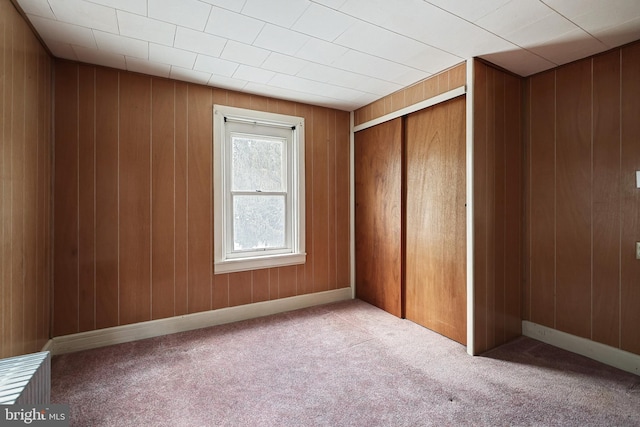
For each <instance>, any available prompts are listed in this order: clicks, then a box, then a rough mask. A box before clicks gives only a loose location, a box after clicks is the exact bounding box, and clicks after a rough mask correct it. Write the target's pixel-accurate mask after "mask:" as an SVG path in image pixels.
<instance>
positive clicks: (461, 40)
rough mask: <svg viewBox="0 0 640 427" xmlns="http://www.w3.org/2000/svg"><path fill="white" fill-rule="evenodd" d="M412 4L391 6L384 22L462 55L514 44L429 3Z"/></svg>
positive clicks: (405, 33) (472, 54)
mask: <svg viewBox="0 0 640 427" xmlns="http://www.w3.org/2000/svg"><path fill="white" fill-rule="evenodd" d="M411 5H412V6H411V8H392V7H387V9H385V11H386V13H385V16H386V21H384V25H385V26H386V27H387V28H389V29H390V30H391V31H395V32H396V33H398V34H403V35H405V36H407V37H410V38H413V39H415V40H417V41H419V42H422V43H425V44H427V45H430V46H433V47H435V48H438V49H440V50H443V51H445V52H449V53H452V54H455V55H456V56H458V57H459V58H460V59H466V58H471V57H473V56H477V55H481V54H484V53H487V52H494V51H496V50H503V49H508V48H510V47H511V46H512V44H511V43H509V42H507V41H506V40H504V39H502V38H500V37H498V36H496V35H495V34H493V33H491V32H489V31H487V30H485V29H482V28H480V27H478V26H477V25H474V24H472V23H470V22H468V21H466V20H464V19H460V18H459V17H457V16H455V15H452V14H450V13H449V12H447V11H445V10H442V9H440V8H438V7H436V6H433V5H431V4H429V3H425V2H423V1H421V0H412V3H411ZM443 34H446V37H443ZM470 41H472V42H470Z"/></svg>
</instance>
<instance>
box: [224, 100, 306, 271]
mask: <svg viewBox="0 0 640 427" xmlns="http://www.w3.org/2000/svg"><path fill="white" fill-rule="evenodd" d="M213 129H214V138H213V141H214V233H215V239H214V241H215V250H214V252H215V273H229V272H233V271H244V270H252V269H257V268H268V267H277V266H284V265H293V264H303V263H304V262H305V260H306V254H305V247H304V229H305V228H304V218H305V216H304V130H303V129H304V119H303V118H301V117H293V116H285V115H282V114H272V113H265V112H260V111H252V110H246V109H241V108H232V107H225V106H221V105H215V106H214V126H213Z"/></svg>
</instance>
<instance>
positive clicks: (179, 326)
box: [43, 287, 352, 355]
mask: <svg viewBox="0 0 640 427" xmlns="http://www.w3.org/2000/svg"><path fill="white" fill-rule="evenodd" d="M349 299H352V291H351V288H350V287H349V288H342V289H336V290H331V291H325V292H317V293H313V294H306V295H298V296H294V297H290V298H282V299H277V300H273V301H264V302H258V303H253V304H246V305H240V306H237V307H229V308H222V309H218V310H211V311H205V312H201V313H193V314H187V315H184V316H176V317H169V318H166V319H158V320H150V321H147V322H140V323H134V324H131V325H122V326H114V327H112V328H105V329H99V330H96V331H88V332H80V333H77V334H71V335H63V336H59V337H54V338H52V339H50V340H49V341H48V342H47V343H46V344H45V346H44V347H43V351H44V350H47V351H50V352H51V354H52V355H57V354H64V353H71V352H74V351H81V350H89V349H92V348H98V347H105V346H108V345H113V344H120V343H125V342H130V341H136V340H141V339H145V338H153V337H158V336H162V335H168V334H174V333H177V332H185V331H190V330H194V329H200V328H207V327H210V326H216V325H222V324H225V323H232V322H238V321H241V320H247V319H254V318H257V317H263V316H268V315H271V314H277V313H283V312H286V311H292V310H298V309H301V308H306V307H311V306H314V305H321V304H328V303H332V302H337V301H344V300H349Z"/></svg>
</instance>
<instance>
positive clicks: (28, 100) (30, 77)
mask: <svg viewBox="0 0 640 427" xmlns="http://www.w3.org/2000/svg"><path fill="white" fill-rule="evenodd" d="M23 31H24V52H25V63H24V66H25V88H24V97H25V104H24V107H25V109H24V146H23V147H24V184H23V185H24V194H23V203H24V218H23V227H24V231H23V232H24V257H23V263H24V265H26V266H28V268H25V270H24V274H23V277H24V298H23V310H24V311H23V313H24V327H23V340H24V344H23V351H25V352H27V351H29V350H28V349H31V348H35V347H36V320H37V316H36V314H37V311H36V307H37V301H36V299H37V282H36V274H37V263H36V247H37V242H36V233H37V224H36V216H37V213H38V212H37V207H36V199H37V193H38V189H37V180H38V169H37V167H38V165H37V141H38V134H37V131H38V126H37V123H38V116H37V115H38V85H37V74H38V64H37V58H36V50H37V49H38V46H37V45H36V44H34V43H30V38H29V36H30V30H29V29H28V28H24V30H23Z"/></svg>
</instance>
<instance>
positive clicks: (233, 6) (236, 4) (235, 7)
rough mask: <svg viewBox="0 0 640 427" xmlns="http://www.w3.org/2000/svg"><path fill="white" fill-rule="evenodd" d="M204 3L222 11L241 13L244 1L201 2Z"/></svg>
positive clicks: (213, 0) (211, 0)
mask: <svg viewBox="0 0 640 427" xmlns="http://www.w3.org/2000/svg"><path fill="white" fill-rule="evenodd" d="M201 1H203V2H205V3H209V4H212V5H214V6H218V7H221V8H223V9H228V10H232V11H234V12H240V11H242V8H243V7H244V3H245V0H201Z"/></svg>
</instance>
